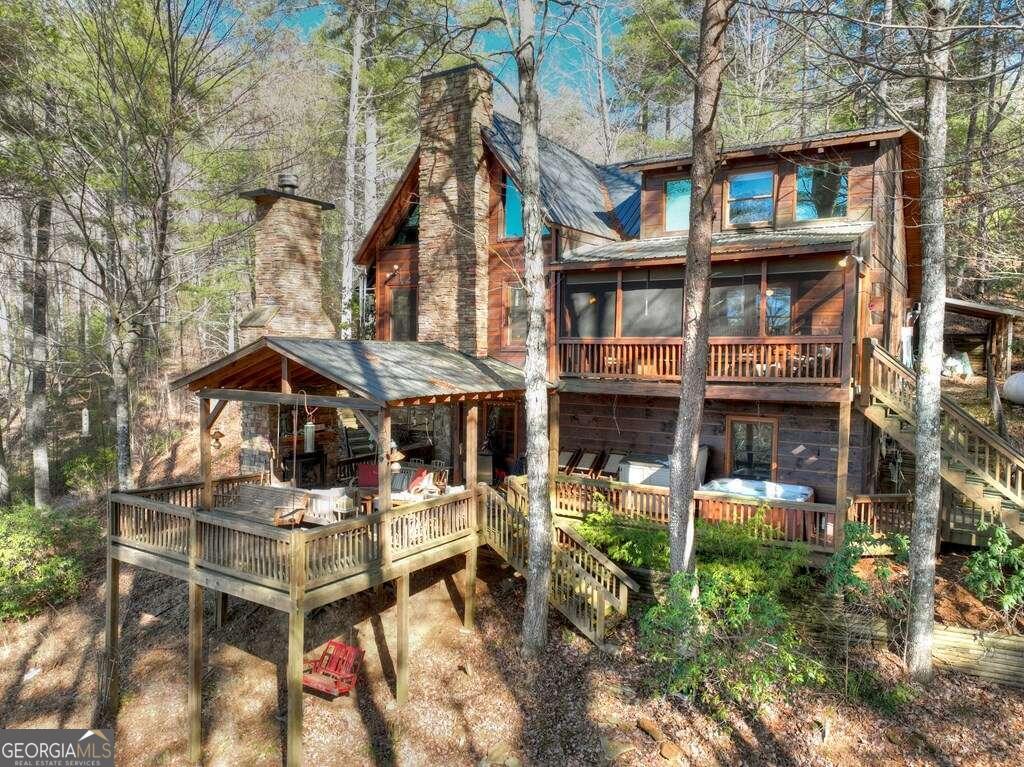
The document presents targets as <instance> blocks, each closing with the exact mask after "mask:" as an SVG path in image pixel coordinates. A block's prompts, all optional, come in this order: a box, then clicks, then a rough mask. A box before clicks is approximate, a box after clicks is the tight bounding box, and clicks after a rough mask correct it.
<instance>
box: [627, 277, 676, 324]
mask: <svg viewBox="0 0 1024 767" xmlns="http://www.w3.org/2000/svg"><path fill="white" fill-rule="evenodd" d="M682 333H683V270H682V269H680V268H678V267H668V268H664V269H626V270H623V272H622V336H623V337H624V338H630V337H640V338H649V337H652V336H655V337H656V336H673V337H677V336H680V335H682Z"/></svg>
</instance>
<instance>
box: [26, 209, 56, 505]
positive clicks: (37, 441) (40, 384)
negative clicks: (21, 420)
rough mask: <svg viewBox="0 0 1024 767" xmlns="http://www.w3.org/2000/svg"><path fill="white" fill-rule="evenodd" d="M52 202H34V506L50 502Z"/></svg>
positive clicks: (30, 409)
mask: <svg viewBox="0 0 1024 767" xmlns="http://www.w3.org/2000/svg"><path fill="white" fill-rule="evenodd" d="M52 215H53V203H52V201H51V200H49V199H48V198H40V199H39V200H38V201H37V203H36V248H35V258H34V259H33V261H32V348H31V358H30V366H31V377H32V386H31V389H30V392H29V402H28V432H29V439H30V440H31V442H32V480H33V488H34V492H33V495H34V499H35V504H36V506H45V505H47V504H49V503H50V455H49V451H48V449H47V445H46V436H47V435H46V425H47V421H48V414H47V407H46V373H47V363H48V357H49V355H48V348H47V327H46V316H47V311H48V309H49V279H48V277H49V275H48V273H47V265H48V262H49V259H50V221H51V218H52Z"/></svg>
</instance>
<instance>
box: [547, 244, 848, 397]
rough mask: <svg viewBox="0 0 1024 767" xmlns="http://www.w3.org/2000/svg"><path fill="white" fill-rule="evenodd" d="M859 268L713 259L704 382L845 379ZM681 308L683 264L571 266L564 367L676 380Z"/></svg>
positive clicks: (564, 282)
mask: <svg viewBox="0 0 1024 767" xmlns="http://www.w3.org/2000/svg"><path fill="white" fill-rule="evenodd" d="M851 261H852V259H851ZM855 274H856V270H855V269H851V268H849V267H848V266H847V263H846V262H845V261H844V260H840V259H839V258H837V257H812V258H807V257H803V258H801V257H781V258H780V257H776V258H757V259H743V260H732V261H728V262H723V261H719V262H717V263H714V264H712V273H711V288H710V296H709V304H708V312H709V335H710V339H709V345H710V348H709V351H708V381H709V382H713V383H814V384H839V383H841V382H842V381H843V380H844V379H848V375H849V364H850V354H851V348H852V345H851V339H850V337H849V334H850V333H852V319H853V318H852V314H853V312H854V309H855V301H854V299H853V296H854V292H853V291H854V288H855V280H854V277H855ZM682 315H683V267H682V266H657V267H649V268H638V267H621V268H614V269H588V270H586V271H570V272H565V273H563V274H562V275H561V278H560V286H559V318H558V343H557V362H558V372H559V375H560V376H561V377H563V378H598V379H632V380H641V381H663V382H671V381H678V380H679V364H680V359H681V356H682V339H681V336H682Z"/></svg>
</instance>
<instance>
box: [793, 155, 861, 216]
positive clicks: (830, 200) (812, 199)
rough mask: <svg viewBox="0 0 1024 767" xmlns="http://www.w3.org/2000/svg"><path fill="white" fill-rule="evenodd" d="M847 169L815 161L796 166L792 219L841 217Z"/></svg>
mask: <svg viewBox="0 0 1024 767" xmlns="http://www.w3.org/2000/svg"><path fill="white" fill-rule="evenodd" d="M849 172H850V169H849V167H848V166H846V165H837V164H835V163H816V164H814V165H800V166H798V167H797V169H796V220H797V221H815V220H817V219H819V218H845V217H846V210H847V201H848V189H849Z"/></svg>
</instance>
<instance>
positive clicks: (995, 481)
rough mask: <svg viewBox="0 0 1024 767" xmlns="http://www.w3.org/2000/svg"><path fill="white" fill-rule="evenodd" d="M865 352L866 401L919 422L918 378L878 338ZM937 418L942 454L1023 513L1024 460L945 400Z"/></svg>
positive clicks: (870, 343) (960, 408)
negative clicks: (1004, 497) (965, 468)
mask: <svg viewBox="0 0 1024 767" xmlns="http://www.w3.org/2000/svg"><path fill="white" fill-rule="evenodd" d="M864 347H865V348H864V358H865V363H866V367H867V370H866V375H865V377H864V379H865V380H864V381H862V386H864V387H865V390H866V391H865V394H866V395H867V397H868V398H870V399H871V400H872V401H874V400H877V401H878V402H879V403H880V404H882V405H884V406H885V407H888V408H890V409H891V410H894V411H895V412H896V413H897V414H898V415H899V416H900V418H901V419H903V420H905V421H907V422H908V423H911V424H914V423H916V416H915V412H914V402H915V399H916V393H917V376H916V375H915V374H914V372H913V371H912V370H909V369H908V368H907V367H906V366H904V365H903V364H902V363H901V362H900V361H899V360H897V359H896V358H895V357H893V356H892V355H891V354H889V352H887V351H886V350H885V349H883V348H882V347H881V346H880V345H879V344H878V342H877V341H876V340H875V339H867V340H866V342H865V345H864ZM939 419H940V420H939V428H940V436H941V440H942V449H943V450H944V451H946V452H948V453H950V454H951V455H952V456H953V457H955V458H956V459H957V460H958V461H960V462H961V463H963V464H964V465H965V466H967V468H968V469H969V470H970V471H972V472H974V473H975V474H977V475H978V476H979V477H981V478H982V479H983V480H985V482H987V483H988V484H989V485H991V486H992V487H993V488H994V489H996V490H998V491H999V492H1000V493H1002V494H1003V495H1004V496H1006V497H1007V498H1009V499H1010V500H1012V501H1014V502H1015V503H1016V504H1017V505H1018V506H1021V507H1022V508H1024V455H1021V453H1020V451H1019V450H1018V449H1017V448H1015V447H1014V446H1013V445H1011V444H1010V443H1009V442H1007V441H1006V440H1005V439H1003V438H1002V437H1000V436H999V435H998V434H996V433H995V432H994V431H992V430H991V429H989V428H988V427H987V426H985V425H984V424H982V423H981V422H979V421H978V420H977V419H976V418H974V417H973V416H972V415H971V414H970V413H968V412H967V411H966V410H964V409H963V407H961V406H960V405H959V404H958V403H957V402H955V401H954V400H952V399H951V398H949V397H947V396H943V397H942V409H941V411H940V415H939Z"/></svg>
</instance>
